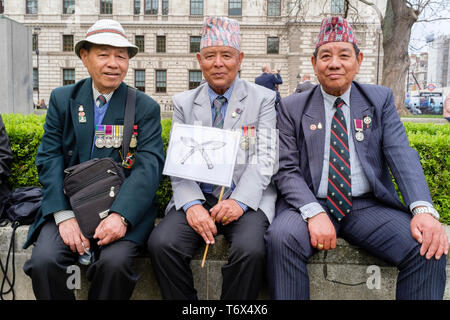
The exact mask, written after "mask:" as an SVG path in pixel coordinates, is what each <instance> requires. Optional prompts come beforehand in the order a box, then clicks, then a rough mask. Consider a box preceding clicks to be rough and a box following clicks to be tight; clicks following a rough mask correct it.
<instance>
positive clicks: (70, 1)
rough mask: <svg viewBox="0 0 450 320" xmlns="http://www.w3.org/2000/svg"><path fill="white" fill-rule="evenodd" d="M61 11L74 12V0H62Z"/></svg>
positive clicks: (65, 12)
mask: <svg viewBox="0 0 450 320" xmlns="http://www.w3.org/2000/svg"><path fill="white" fill-rule="evenodd" d="M63 13H64V14H73V13H75V0H63Z"/></svg>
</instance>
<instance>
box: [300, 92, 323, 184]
mask: <svg viewBox="0 0 450 320" xmlns="http://www.w3.org/2000/svg"><path fill="white" fill-rule="evenodd" d="M306 108H307V110H306V111H305V113H304V114H303V117H302V129H303V134H304V137H305V142H306V149H307V154H308V162H309V168H310V171H311V179H312V182H313V186H314V193H317V190H318V189H319V184H320V178H321V176H322V167H323V156H324V154H323V151H324V145H325V107H324V104H323V97H322V93H321V92H320V87H317V88H316V89H315V92H314V94H313V96H312V98H311V101H310V103H309V104H308V105H307V106H306ZM319 123H320V124H321V126H320V127H321V128H319Z"/></svg>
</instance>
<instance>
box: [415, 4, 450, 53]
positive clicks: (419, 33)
mask: <svg viewBox="0 0 450 320" xmlns="http://www.w3.org/2000/svg"><path fill="white" fill-rule="evenodd" d="M441 2H442V3H443V4H444V8H446V9H444V10H442V9H441V8H442V7H441V8H438V9H437V10H436V11H437V12H438V13H439V14H440V15H442V16H441V17H445V18H448V19H446V20H438V21H432V22H420V23H415V24H414V25H413V28H412V30H411V41H410V48H409V51H410V52H411V53H418V52H428V45H427V44H426V37H427V36H429V35H434V38H437V37H439V36H441V35H448V36H450V10H449V9H450V0H441ZM425 11H426V12H423V14H422V15H421V17H420V18H423V17H425V16H428V18H429V19H432V18H435V17H436V15H437V14H438V13H437V12H433V11H430V10H425Z"/></svg>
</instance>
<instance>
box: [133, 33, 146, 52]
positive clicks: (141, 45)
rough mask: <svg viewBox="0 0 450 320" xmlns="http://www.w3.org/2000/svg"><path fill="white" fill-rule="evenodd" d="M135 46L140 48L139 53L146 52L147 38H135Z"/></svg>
mask: <svg viewBox="0 0 450 320" xmlns="http://www.w3.org/2000/svg"><path fill="white" fill-rule="evenodd" d="M134 40H135V45H136V47H138V48H139V52H144V51H145V37H144V36H135V37H134Z"/></svg>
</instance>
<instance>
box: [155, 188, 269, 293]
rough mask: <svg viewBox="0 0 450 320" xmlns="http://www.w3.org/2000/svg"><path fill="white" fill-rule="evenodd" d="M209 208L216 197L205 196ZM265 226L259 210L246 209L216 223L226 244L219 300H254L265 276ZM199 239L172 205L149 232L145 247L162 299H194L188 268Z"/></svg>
mask: <svg viewBox="0 0 450 320" xmlns="http://www.w3.org/2000/svg"><path fill="white" fill-rule="evenodd" d="M206 198H207V202H206V203H205V204H204V207H205V208H206V209H207V210H209V209H210V208H211V207H212V206H214V205H215V203H216V202H217V199H216V198H214V197H212V196H209V195H207V196H206ZM268 226H269V222H268V220H267V217H266V215H265V214H264V212H262V211H261V210H258V211H254V210H251V209H249V210H248V211H247V212H245V213H244V214H243V215H242V216H241V218H240V219H239V220H237V221H233V222H231V223H230V224H228V225H226V226H222V225H221V224H217V228H218V233H222V234H223V235H224V236H225V238H226V239H227V240H228V242H229V243H230V251H229V258H228V263H227V264H226V265H224V266H223V267H222V277H223V283H222V294H221V299H225V300H230V299H234V300H243V299H256V298H257V297H258V293H259V289H260V287H261V284H262V282H263V281H264V277H265V264H266V259H265V245H264V233H265V231H266V230H267V227H268ZM204 246H205V242H204V240H203V238H202V237H201V236H200V235H199V234H198V233H197V232H195V230H194V229H192V228H191V226H189V224H188V222H187V220H186V214H185V213H184V211H183V210H175V208H172V209H171V210H170V211H169V212H168V213H167V216H165V217H164V218H163V219H162V220H161V222H160V223H159V224H158V225H157V226H156V227H155V229H154V230H153V231H152V233H151V235H150V238H149V240H148V250H149V252H150V258H151V262H152V266H153V269H154V272H155V275H156V279H157V280H158V283H159V286H160V288H161V294H162V297H163V299H173V300H184V299H188V300H196V299H197V291H196V290H195V288H194V279H193V276H192V270H191V268H190V261H191V259H192V256H193V255H194V254H195V252H196V250H197V249H198V248H200V247H204Z"/></svg>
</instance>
